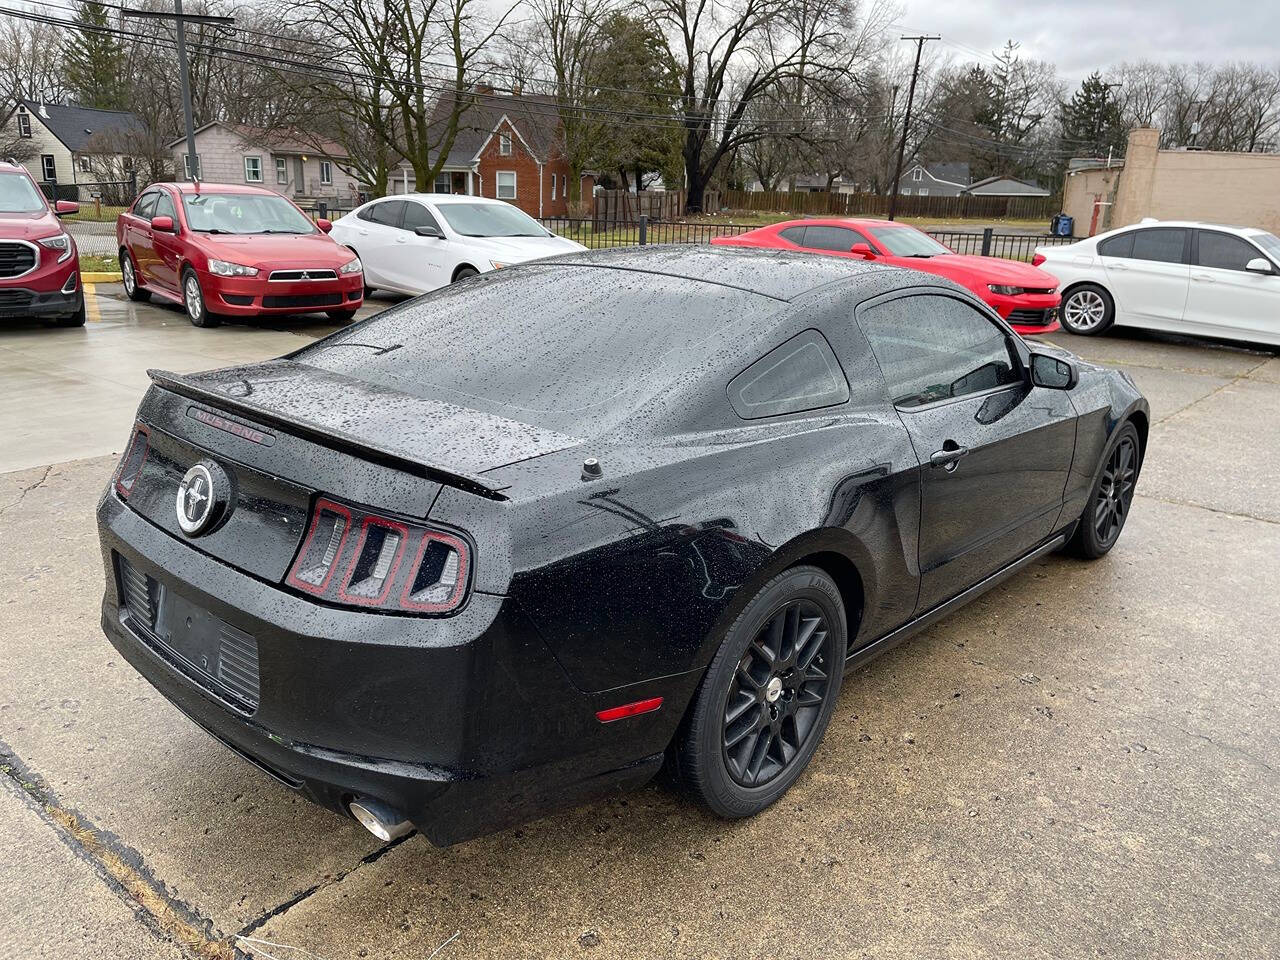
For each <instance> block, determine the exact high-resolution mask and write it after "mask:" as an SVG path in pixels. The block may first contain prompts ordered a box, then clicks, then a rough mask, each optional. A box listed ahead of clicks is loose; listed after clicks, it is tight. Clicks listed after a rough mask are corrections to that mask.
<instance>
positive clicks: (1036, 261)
mask: <svg viewBox="0 0 1280 960" xmlns="http://www.w3.org/2000/svg"><path fill="white" fill-rule="evenodd" d="M1046 259H1047V258H1046V257H1045V255H1044V254H1043V253H1037V254H1036V255H1035V256H1034V257H1032V258H1031V265H1032V266H1033V267H1038V266H1040V264H1042V263H1044V262H1045V260H1046Z"/></svg>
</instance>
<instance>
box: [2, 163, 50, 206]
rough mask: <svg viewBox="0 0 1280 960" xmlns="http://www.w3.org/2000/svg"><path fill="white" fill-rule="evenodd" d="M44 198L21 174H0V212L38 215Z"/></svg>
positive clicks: (27, 178) (28, 179)
mask: <svg viewBox="0 0 1280 960" xmlns="http://www.w3.org/2000/svg"><path fill="white" fill-rule="evenodd" d="M44 208H45V203H44V197H42V196H41V195H40V191H39V190H37V189H36V187H35V184H33V183H32V182H31V179H30V178H29V177H27V176H26V175H25V174H22V173H0V212H3V213H40V212H41V211H43V210H44Z"/></svg>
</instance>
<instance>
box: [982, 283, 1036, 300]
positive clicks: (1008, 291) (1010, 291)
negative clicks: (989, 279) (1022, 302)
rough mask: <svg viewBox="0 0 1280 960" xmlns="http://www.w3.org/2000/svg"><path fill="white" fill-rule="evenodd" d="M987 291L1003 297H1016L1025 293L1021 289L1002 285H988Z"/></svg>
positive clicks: (1023, 289)
mask: <svg viewBox="0 0 1280 960" xmlns="http://www.w3.org/2000/svg"><path fill="white" fill-rule="evenodd" d="M987 289H988V290H990V291H991V292H992V293H998V294H1000V295H1001V296H1004V297H1016V296H1017V295H1018V294H1020V293H1026V292H1027V291H1026V289H1025V288H1023V287H1010V286H1008V285H1007V284H1003V283H988V284H987Z"/></svg>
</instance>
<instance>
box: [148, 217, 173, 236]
mask: <svg viewBox="0 0 1280 960" xmlns="http://www.w3.org/2000/svg"><path fill="white" fill-rule="evenodd" d="M151 229H152V230H162V231H164V232H165V233H173V217H152V218H151Z"/></svg>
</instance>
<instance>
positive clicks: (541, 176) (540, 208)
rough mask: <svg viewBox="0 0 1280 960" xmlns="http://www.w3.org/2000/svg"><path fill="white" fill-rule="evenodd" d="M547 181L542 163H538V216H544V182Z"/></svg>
mask: <svg viewBox="0 0 1280 960" xmlns="http://www.w3.org/2000/svg"><path fill="white" fill-rule="evenodd" d="M544 179H546V178H545V177H543V175H542V161H541V160H539V161H538V216H539V217H541V216H542V181H543V180H544Z"/></svg>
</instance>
